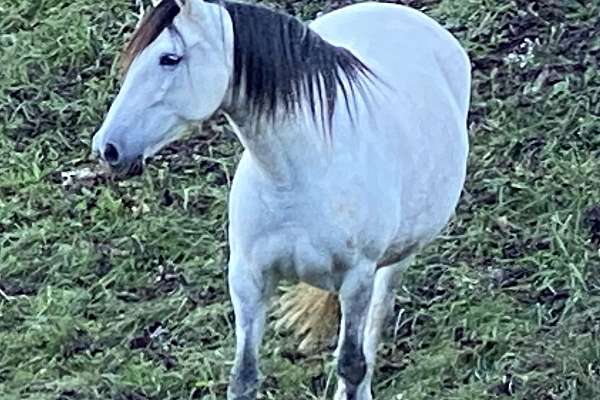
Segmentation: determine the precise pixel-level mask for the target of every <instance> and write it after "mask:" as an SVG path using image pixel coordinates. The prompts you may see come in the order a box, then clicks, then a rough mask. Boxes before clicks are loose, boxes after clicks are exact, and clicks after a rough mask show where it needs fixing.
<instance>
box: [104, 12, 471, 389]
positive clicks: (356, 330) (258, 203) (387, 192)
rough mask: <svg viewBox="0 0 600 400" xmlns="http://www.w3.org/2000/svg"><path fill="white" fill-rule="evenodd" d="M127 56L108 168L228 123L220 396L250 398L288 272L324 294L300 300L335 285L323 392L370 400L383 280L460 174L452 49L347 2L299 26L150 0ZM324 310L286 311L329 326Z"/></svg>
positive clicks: (432, 225)
mask: <svg viewBox="0 0 600 400" xmlns="http://www.w3.org/2000/svg"><path fill="white" fill-rule="evenodd" d="M124 67H125V70H126V75H125V79H124V82H123V85H122V87H121V90H120V92H119V94H118V96H117V97H116V99H115V101H114V103H113V104H112V106H111V107H110V110H109V112H108V115H107V116H106V119H105V121H104V123H103V125H102V127H101V129H100V130H99V131H98V132H97V133H96V135H95V137H94V139H93V152H94V153H96V154H98V155H99V156H100V157H101V158H102V159H103V160H104V161H105V163H107V164H108V165H110V167H111V168H112V169H113V170H114V171H115V173H118V174H127V173H132V172H140V171H141V167H142V166H143V163H144V161H143V160H145V159H146V157H148V156H151V155H152V154H153V153H155V152H156V151H157V150H159V149H160V148H161V147H162V146H164V145H165V144H166V143H167V142H169V141H172V140H174V139H175V138H177V137H178V133H179V132H181V130H182V128H183V127H185V126H186V125H188V124H190V123H194V122H198V121H202V120H205V119H207V118H208V117H210V116H211V115H212V114H214V113H215V112H216V111H217V110H223V111H225V112H226V113H228V115H231V118H232V119H233V120H234V121H235V122H236V123H237V125H238V126H239V129H237V134H238V136H239V140H240V141H241V143H242V144H243V146H244V149H245V151H244V154H243V156H242V159H241V161H240V164H239V166H238V169H237V172H236V175H235V179H234V182H233V187H232V189H231V197H230V207H229V219H230V225H229V229H230V235H229V238H230V248H231V257H230V264H229V286H230V294H231V299H232V302H233V306H234V311H235V318H236V341H237V343H236V346H237V347H236V356H235V362H234V367H233V369H232V373H231V381H230V385H229V390H228V398H229V399H254V398H256V394H257V390H258V386H259V369H258V349H259V345H260V342H261V338H262V335H263V326H264V322H265V313H266V309H267V301H268V299H269V296H270V295H271V294H272V293H273V291H274V288H275V287H276V286H277V284H278V282H279V281H280V280H281V279H291V280H297V281H300V282H304V283H305V284H308V285H310V286H311V287H316V288H320V290H316V289H314V290H312V291H307V292H306V293H304V296H301V297H302V301H304V302H311V303H314V304H328V303H327V302H323V299H324V298H326V296H327V295H328V293H337V294H338V296H339V301H340V304H341V310H342V321H341V326H340V334H339V341H338V349H337V351H336V353H337V362H338V368H337V372H338V375H339V380H338V389H337V392H336V398H337V399H358V400H364V399H371V398H372V395H371V378H372V374H373V369H374V362H375V353H376V348H377V345H378V341H379V336H380V331H381V326H382V324H383V320H384V316H385V314H386V311H387V310H388V309H389V308H390V305H391V304H392V302H393V298H394V296H393V287H394V284H393V282H394V280H395V276H396V275H397V273H398V272H399V271H401V270H403V269H404V267H406V265H407V264H408V263H409V260H410V259H411V257H412V255H414V254H415V253H416V252H417V251H418V250H419V249H421V248H422V247H423V246H424V245H425V244H427V243H429V242H431V241H432V240H433V238H435V237H436V236H437V235H438V234H439V233H440V231H441V230H442V229H443V228H444V226H445V225H446V224H447V222H448V221H449V219H450V218H451V216H452V215H453V213H454V210H455V207H456V204H457V202H458V199H459V196H460V193H461V190H462V187H463V184H464V180H465V172H466V171H465V170H466V161H467V153H468V139H467V136H468V135H467V129H466V118H467V112H468V107H469V98H470V80H471V77H470V63H469V59H468V57H467V55H466V53H465V51H464V50H463V48H462V47H461V46H460V44H459V43H458V42H457V40H456V39H455V38H454V37H453V36H452V35H451V34H450V33H449V32H448V31H446V30H445V29H443V28H442V27H441V26H440V25H439V24H437V23H436V22H435V21H433V20H432V19H430V18H429V17H427V16H425V15H424V14H422V13H420V12H418V11H415V10H412V9H410V8H407V7H404V6H399V5H392V4H378V3H362V4H357V5H352V6H348V7H345V8H342V9H340V10H337V11H334V12H331V13H328V14H326V15H323V16H321V17H319V18H317V19H316V20H314V21H313V22H311V23H310V24H308V25H307V24H304V23H302V22H301V21H299V20H297V19H294V18H292V17H290V16H287V15H285V14H282V13H279V12H276V11H272V10H269V9H267V8H265V7H261V6H257V5H252V4H243V3H236V2H229V1H227V0H225V1H224V2H220V1H216V0H210V1H202V0H186V1H185V3H184V0H163V1H162V2H161V3H160V4H159V5H158V6H157V7H156V8H155V9H153V10H152V11H151V12H150V13H149V14H148V15H146V17H145V19H144V21H143V22H142V23H141V24H140V26H139V27H138V29H137V30H136V32H135V33H134V35H133V37H132V39H131V41H130V42H129V45H128V47H127V48H126V54H125V64H124ZM340 103H341V104H340ZM304 287H307V286H304ZM307 293H308V294H311V295H312V294H315V293H316V295H317V296H325V297H322V298H307V296H306V294H307ZM328 308H329V311H331V310H330V309H331V307H329V306H324V307H321V308H320V309H319V307H316V308H315V307H312V308H311V307H304V308H302V307H300V308H295V309H296V310H298V309H300V310H303V309H304V310H306V309H309V311H310V312H311V313H313V312H314V313H316V318H315V315H311V317H312V321H317V324H319V323H321V324H327V323H328V320H327V318H329V317H328V316H327V315H326V314H320V313H326V312H327V311H328V310H327V309H328ZM315 310H316V311H315ZM295 317H296V316H295ZM295 317H294V319H295ZM313 327H314V328H318V326H315V325H313Z"/></svg>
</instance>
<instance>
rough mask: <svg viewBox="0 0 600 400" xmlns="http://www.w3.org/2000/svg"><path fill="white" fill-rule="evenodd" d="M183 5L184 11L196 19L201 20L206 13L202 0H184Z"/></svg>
mask: <svg viewBox="0 0 600 400" xmlns="http://www.w3.org/2000/svg"><path fill="white" fill-rule="evenodd" d="M178 1H181V0H178ZM184 7H185V8H184V12H185V13H186V14H187V15H189V16H191V17H192V18H194V19H197V20H203V19H204V16H205V15H206V13H207V10H206V8H207V7H206V3H205V2H204V0H185V4H184Z"/></svg>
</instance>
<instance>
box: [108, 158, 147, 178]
mask: <svg viewBox="0 0 600 400" xmlns="http://www.w3.org/2000/svg"><path fill="white" fill-rule="evenodd" d="M145 164H146V162H145V159H144V158H143V157H142V156H140V157H137V158H136V159H135V160H133V161H131V162H128V163H124V164H121V165H118V166H111V165H109V164H108V163H106V162H104V161H101V165H102V168H103V169H104V170H105V171H106V173H107V175H109V176H111V177H112V178H113V179H114V180H126V179H129V178H133V177H135V176H140V175H142V174H143V173H144V168H145Z"/></svg>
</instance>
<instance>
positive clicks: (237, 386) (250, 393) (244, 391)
mask: <svg viewBox="0 0 600 400" xmlns="http://www.w3.org/2000/svg"><path fill="white" fill-rule="evenodd" d="M258 385H259V380H258V360H257V359H256V357H255V356H254V353H253V351H252V350H251V349H250V348H249V347H246V349H245V350H244V353H243V355H242V359H241V360H240V363H239V364H238V365H236V366H234V368H233V370H232V371H231V383H230V390H231V392H232V393H234V394H235V395H236V396H240V397H236V398H239V399H255V398H256V393H257V391H258Z"/></svg>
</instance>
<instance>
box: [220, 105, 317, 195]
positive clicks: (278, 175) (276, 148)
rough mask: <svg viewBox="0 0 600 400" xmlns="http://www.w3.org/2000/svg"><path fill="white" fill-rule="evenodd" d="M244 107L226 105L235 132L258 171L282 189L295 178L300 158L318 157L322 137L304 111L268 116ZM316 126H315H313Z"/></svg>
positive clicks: (294, 180) (289, 185)
mask: <svg viewBox="0 0 600 400" xmlns="http://www.w3.org/2000/svg"><path fill="white" fill-rule="evenodd" d="M242 110H243V109H242V108H240V109H231V108H230V109H228V110H226V111H227V112H228V114H229V115H230V116H231V118H232V119H233V122H234V123H235V125H237V128H239V129H235V131H236V135H237V137H238V139H239V140H240V142H241V143H242V146H243V147H244V150H245V151H246V152H247V153H248V154H249V155H250V158H251V160H252V162H253V163H254V164H255V166H256V167H257V169H258V170H259V171H260V172H261V174H262V175H263V176H264V177H265V178H266V179H268V180H269V181H271V183H272V184H273V185H274V186H276V187H278V188H280V189H282V190H285V189H289V188H291V187H293V186H294V184H295V183H297V181H298V175H299V173H300V172H301V171H299V163H298V162H299V160H301V159H305V157H306V156H307V155H311V157H315V158H317V157H319V154H322V152H323V148H324V147H323V146H324V144H325V140H324V139H323V137H319V132H320V130H319V129H318V128H317V127H316V126H315V127H312V128H311V126H312V125H314V124H313V123H311V121H312V120H311V119H310V118H307V117H306V116H305V115H304V113H302V112H299V113H298V114H296V115H293V116H288V117H283V116H281V117H279V118H275V119H270V118H266V117H262V118H261V117H259V118H257V117H256V116H252V115H251V114H249V113H246V112H244V111H242ZM315 128H317V129H315Z"/></svg>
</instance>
